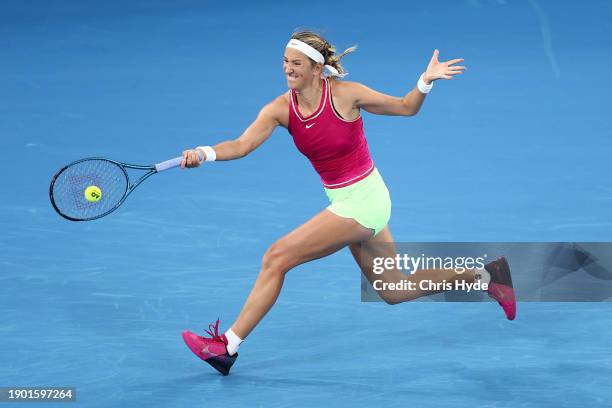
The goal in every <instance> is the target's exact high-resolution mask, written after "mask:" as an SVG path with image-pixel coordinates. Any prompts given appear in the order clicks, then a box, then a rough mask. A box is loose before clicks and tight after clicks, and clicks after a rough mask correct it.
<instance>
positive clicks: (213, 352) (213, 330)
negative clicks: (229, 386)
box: [183, 319, 238, 375]
mask: <svg viewBox="0 0 612 408" xmlns="http://www.w3.org/2000/svg"><path fill="white" fill-rule="evenodd" d="M208 328H209V330H206V333H207V334H208V335H209V336H210V337H204V336H198V335H197V334H195V333H193V332H190V331H189V330H185V331H184V332H183V340H184V341H185V344H186V345H187V347H189V349H190V350H191V351H192V352H193V354H195V355H196V356H198V357H200V358H201V359H202V360H204V361H206V362H207V363H208V364H210V365H211V366H213V368H214V369H216V370H217V371H219V372H220V373H221V374H223V375H228V374H229V371H230V368H232V365H234V362H236V358H238V353H236V354H234V355H233V356H230V355H229V354H228V352H227V338H225V334H222V335H219V331H218V329H219V319H217V323H215V325H214V326H213V325H212V324H209V325H208Z"/></svg>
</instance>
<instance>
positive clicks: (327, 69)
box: [285, 38, 348, 78]
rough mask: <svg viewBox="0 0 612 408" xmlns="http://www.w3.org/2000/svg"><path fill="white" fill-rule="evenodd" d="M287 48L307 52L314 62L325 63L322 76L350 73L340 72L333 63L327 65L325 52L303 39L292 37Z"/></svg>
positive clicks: (342, 75)
mask: <svg viewBox="0 0 612 408" xmlns="http://www.w3.org/2000/svg"><path fill="white" fill-rule="evenodd" d="M285 48H293V49H296V50H298V51H300V52H301V53H303V54H305V55H306V56H307V57H308V58H310V59H312V60H313V61H314V62H318V63H319V64H324V65H323V73H322V74H321V76H323V77H324V78H327V77H339V78H344V77H345V76H346V75H348V73H344V74H341V73H340V72H338V70H337V69H336V68H334V67H332V66H331V65H325V57H323V54H321V53H320V52H319V51H317V50H315V49H314V48H313V47H311V46H310V45H308V44H306V43H305V42H303V41H300V40H296V39H295V38H292V39H290V40H289V42H288V43H287V46H286V47H285Z"/></svg>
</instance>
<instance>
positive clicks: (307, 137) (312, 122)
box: [289, 79, 374, 188]
mask: <svg viewBox="0 0 612 408" xmlns="http://www.w3.org/2000/svg"><path fill="white" fill-rule="evenodd" d="M289 96H290V99H291V102H290V106H289V133H290V134H291V136H293V142H294V143H295V146H296V147H297V148H298V150H299V151H300V152H301V153H302V154H303V155H304V156H306V157H307V158H308V160H310V163H312V166H313V167H314V169H315V170H316V171H317V173H319V176H320V177H321V181H322V182H323V186H324V187H325V188H340V187H346V186H349V185H351V184H353V183H356V182H358V181H359V180H361V179H363V178H365V177H367V176H368V175H369V174H370V173H371V172H372V171H373V170H374V162H373V161H372V158H371V157H370V151H369V149H368V142H367V141H366V138H365V135H364V133H363V120H362V119H361V116H359V118H357V119H355V120H352V121H349V120H344V119H342V118H341V117H340V116H339V115H338V114H337V113H336V111H335V110H334V108H333V106H332V99H331V92H330V90H329V83H328V80H327V79H326V80H324V81H323V93H322V95H321V102H320V103H319V107H318V108H317V110H316V111H315V112H314V113H313V114H312V115H310V116H308V117H303V116H302V115H301V114H300V112H299V110H298V108H297V106H298V104H297V96H296V94H295V92H294V91H293V90H290V92H289Z"/></svg>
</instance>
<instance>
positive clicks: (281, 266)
mask: <svg viewBox="0 0 612 408" xmlns="http://www.w3.org/2000/svg"><path fill="white" fill-rule="evenodd" d="M289 263H290V262H289V260H288V256H287V251H286V248H284V245H283V244H282V243H281V242H275V243H274V244H272V245H270V247H269V248H268V250H267V251H266V253H265V254H264V256H263V260H262V270H263V271H265V272H266V273H268V274H271V275H280V276H284V274H285V273H286V272H287V271H288V270H289V269H290V266H289Z"/></svg>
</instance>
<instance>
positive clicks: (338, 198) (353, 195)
mask: <svg viewBox="0 0 612 408" xmlns="http://www.w3.org/2000/svg"><path fill="white" fill-rule="evenodd" d="M325 194H327V198H329V202H330V204H329V206H328V207H327V209H328V210H329V211H331V212H333V213H334V214H336V215H339V216H340V217H344V218H352V219H354V220H355V221H357V222H358V223H359V224H361V225H363V226H364V227H366V228H370V229H372V230H374V235H376V234H378V233H379V232H380V231H382V229H383V228H385V226H386V225H387V223H388V222H389V219H390V218H391V198H390V197H389V190H388V189H387V186H386V185H385V182H384V180H383V178H382V177H381V175H380V173H379V172H378V169H374V171H372V173H370V175H368V176H367V177H366V178H364V179H363V180H359V181H358V182H356V183H355V184H351V185H350V186H346V187H341V188H333V189H329V188H326V189H325Z"/></svg>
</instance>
